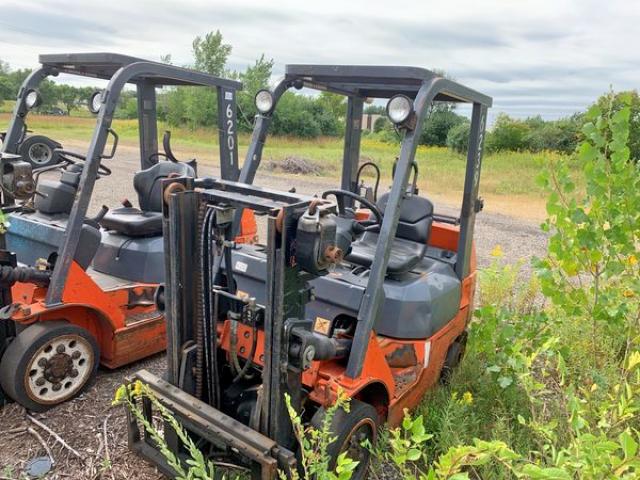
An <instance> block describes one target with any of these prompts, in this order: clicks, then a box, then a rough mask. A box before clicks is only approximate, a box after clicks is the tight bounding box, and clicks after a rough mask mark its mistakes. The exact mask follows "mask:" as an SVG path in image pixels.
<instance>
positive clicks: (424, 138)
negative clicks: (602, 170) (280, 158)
mask: <svg viewBox="0 0 640 480" xmlns="http://www.w3.org/2000/svg"><path fill="white" fill-rule="evenodd" d="M231 51H232V46H231V45H230V44H228V43H225V42H224V38H223V36H222V34H221V33H220V31H215V32H210V33H207V34H206V35H204V36H198V37H196V38H195V39H194V41H193V43H192V62H191V63H190V64H188V65H183V66H185V67H191V68H195V69H197V70H200V71H204V72H207V73H209V74H211V75H216V76H221V77H226V78H231V79H235V80H239V81H241V82H242V83H243V84H244V88H243V90H241V91H240V92H238V97H237V104H238V125H239V129H240V131H244V132H250V131H251V129H252V126H253V119H254V117H255V115H256V113H257V111H256V107H255V104H254V97H255V94H256V93H257V92H258V90H260V89H262V88H267V87H268V85H269V81H270V78H271V76H272V73H273V66H274V61H273V59H271V58H267V57H265V55H264V54H262V55H261V56H260V57H258V58H257V59H256V60H255V62H254V63H253V64H251V65H249V66H248V67H247V68H246V69H245V70H244V71H236V70H232V69H229V68H228V67H227V62H228V59H229V55H230V54H231ZM161 61H162V62H164V63H170V64H171V63H172V59H171V55H165V56H163V57H161ZM29 73H30V70H28V69H19V70H12V69H10V68H9V65H8V64H6V63H5V62H2V61H0V101H4V100H12V99H14V98H15V95H16V93H17V91H18V89H19V87H20V84H21V83H22V81H23V80H24V79H25V78H26V77H27V75H28V74H29ZM440 73H443V72H440ZM93 91H94V88H92V87H74V86H71V85H64V84H57V83H54V82H52V81H50V80H46V81H44V82H42V84H41V86H40V92H41V94H42V98H43V103H42V105H41V106H40V107H39V110H40V111H41V112H43V113H47V112H51V110H52V109H54V108H63V109H64V113H66V114H71V113H72V112H73V111H74V110H78V109H84V108H86V107H85V105H86V102H87V100H88V98H89V97H90V95H91V93H92V92H93ZM626 93H627V94H628V93H629V92H626ZM622 94H625V92H622ZM215 95H216V93H215V91H213V90H212V89H207V88H202V87H165V88H163V89H161V90H160V91H159V92H158V118H159V119H160V120H162V121H165V122H167V123H168V124H169V125H172V126H186V127H188V128H192V129H194V128H198V127H204V126H208V125H215V124H216V121H217V101H216V97H215ZM619 95H620V93H619V94H617V95H613V94H606V95H603V96H602V97H601V98H600V99H599V100H598V101H597V103H598V104H600V105H602V106H604V105H607V104H609V103H611V102H613V104H614V107H615V105H618V104H620V101H619V99H618V96H619ZM630 95H631V97H632V104H631V110H632V121H631V125H632V126H631V133H630V146H631V152H632V157H633V158H640V122H639V121H638V120H640V98H639V97H638V94H637V92H635V91H634V92H630ZM365 113H371V114H380V115H381V116H380V118H378V119H377V120H376V122H375V125H374V131H373V132H372V133H367V134H370V135H373V136H374V138H378V139H380V140H382V141H385V142H397V141H398V140H399V137H398V134H397V132H396V131H395V129H394V127H393V125H392V124H391V123H390V122H389V121H388V120H387V118H386V115H385V108H384V106H380V105H368V106H367V107H366V108H365ZM345 114H346V99H345V97H343V96H341V95H335V94H332V93H328V92H321V93H320V94H319V95H316V96H308V95H301V94H297V93H294V92H290V91H288V92H286V93H285V94H284V95H283V96H282V98H281V99H280V101H279V103H278V108H277V109H276V111H275V112H274V115H273V122H272V126H271V133H272V134H274V135H289V136H295V137H301V138H316V137H319V136H340V135H342V134H343V133H344V116H345ZM136 116H137V101H136V95H135V91H132V90H126V91H124V92H123V94H122V96H121V98H120V105H119V108H118V109H117V111H116V117H118V118H136ZM583 125H584V115H583V114H582V113H576V114H574V115H571V116H569V117H566V118H561V119H559V120H551V121H550V120H544V119H543V118H542V117H540V116H535V117H530V118H526V119H516V118H512V117H510V116H508V115H507V114H504V113H501V114H499V115H498V117H497V118H496V119H495V122H494V124H493V125H492V126H491V128H490V130H489V132H488V134H487V137H486V149H487V150H488V151H541V150H554V151H558V152H563V153H571V152H573V151H574V150H575V148H576V145H577V144H578V143H579V142H580V141H581V140H582V133H581V130H582V126H583ZM469 127H470V122H469V119H468V118H467V117H465V116H464V115H460V114H459V113H457V112H456V109H455V105H453V104H440V105H435V106H434V107H433V108H432V111H431V112H430V116H429V121H427V122H425V125H424V127H423V130H422V132H421V136H420V143H421V144H423V145H429V146H440V147H449V148H451V149H453V150H455V151H458V152H464V151H466V148H467V143H468V139H469Z"/></svg>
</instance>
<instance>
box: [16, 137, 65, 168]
mask: <svg viewBox="0 0 640 480" xmlns="http://www.w3.org/2000/svg"><path fill="white" fill-rule="evenodd" d="M38 145H40V146H41V148H42V149H43V151H46V152H47V155H46V156H45V157H43V158H44V160H42V161H36V160H34V158H32V154H31V153H30V152H32V148H36V147H37V146H38ZM61 147H62V145H60V144H59V143H58V142H56V141H55V140H52V139H50V138H49V137H45V136H44V135H33V136H30V137H27V138H26V139H25V140H24V142H22V143H21V144H20V148H19V151H18V153H20V155H21V156H22V159H23V160H24V161H25V162H28V163H30V164H31V166H32V167H33V168H42V167H48V166H50V165H55V164H56V163H58V162H59V161H60V158H59V155H58V153H57V152H56V151H55V150H56V148H61Z"/></svg>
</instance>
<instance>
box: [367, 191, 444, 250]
mask: <svg viewBox="0 0 640 480" xmlns="http://www.w3.org/2000/svg"><path fill="white" fill-rule="evenodd" d="M388 200H389V194H388V193H385V194H384V195H382V196H381V197H380V198H379V199H378V207H379V208H380V210H381V211H382V213H383V214H384V211H385V210H386V208H387V202H388ZM432 223H433V203H431V201H430V200H427V199H426V198H423V197H419V196H418V195H409V194H408V195H407V196H406V197H405V199H404V200H403V201H402V203H401V204H400V219H399V221H398V230H397V231H396V237H398V238H404V239H405V240H411V241H414V242H418V243H422V244H426V243H427V242H428V241H429V235H430V234H431V224H432Z"/></svg>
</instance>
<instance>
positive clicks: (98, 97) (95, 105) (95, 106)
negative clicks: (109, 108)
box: [89, 90, 102, 113]
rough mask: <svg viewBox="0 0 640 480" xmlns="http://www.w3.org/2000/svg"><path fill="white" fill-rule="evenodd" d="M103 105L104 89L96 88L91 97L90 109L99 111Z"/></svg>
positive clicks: (93, 111)
mask: <svg viewBox="0 0 640 480" xmlns="http://www.w3.org/2000/svg"><path fill="white" fill-rule="evenodd" d="M101 107H102V90H96V91H95V92H93V93H92V94H91V96H90V97H89V111H90V112H91V113H98V112H99V111H100V108H101Z"/></svg>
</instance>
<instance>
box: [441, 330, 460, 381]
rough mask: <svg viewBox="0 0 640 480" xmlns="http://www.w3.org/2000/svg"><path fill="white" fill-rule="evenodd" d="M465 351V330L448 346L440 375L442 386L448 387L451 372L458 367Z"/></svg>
mask: <svg viewBox="0 0 640 480" xmlns="http://www.w3.org/2000/svg"><path fill="white" fill-rule="evenodd" d="M466 349H467V332H466V330H465V331H464V332H463V333H462V335H460V336H459V337H458V338H456V339H455V340H454V342H453V343H452V344H451V345H450V346H449V350H447V356H446V357H445V360H444V365H442V372H441V373H440V382H441V383H442V384H444V385H448V384H449V382H450V381H451V376H452V375H453V371H454V370H455V369H456V368H457V367H458V365H460V362H461V361H462V359H463V358H464V354H465V351H466Z"/></svg>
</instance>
